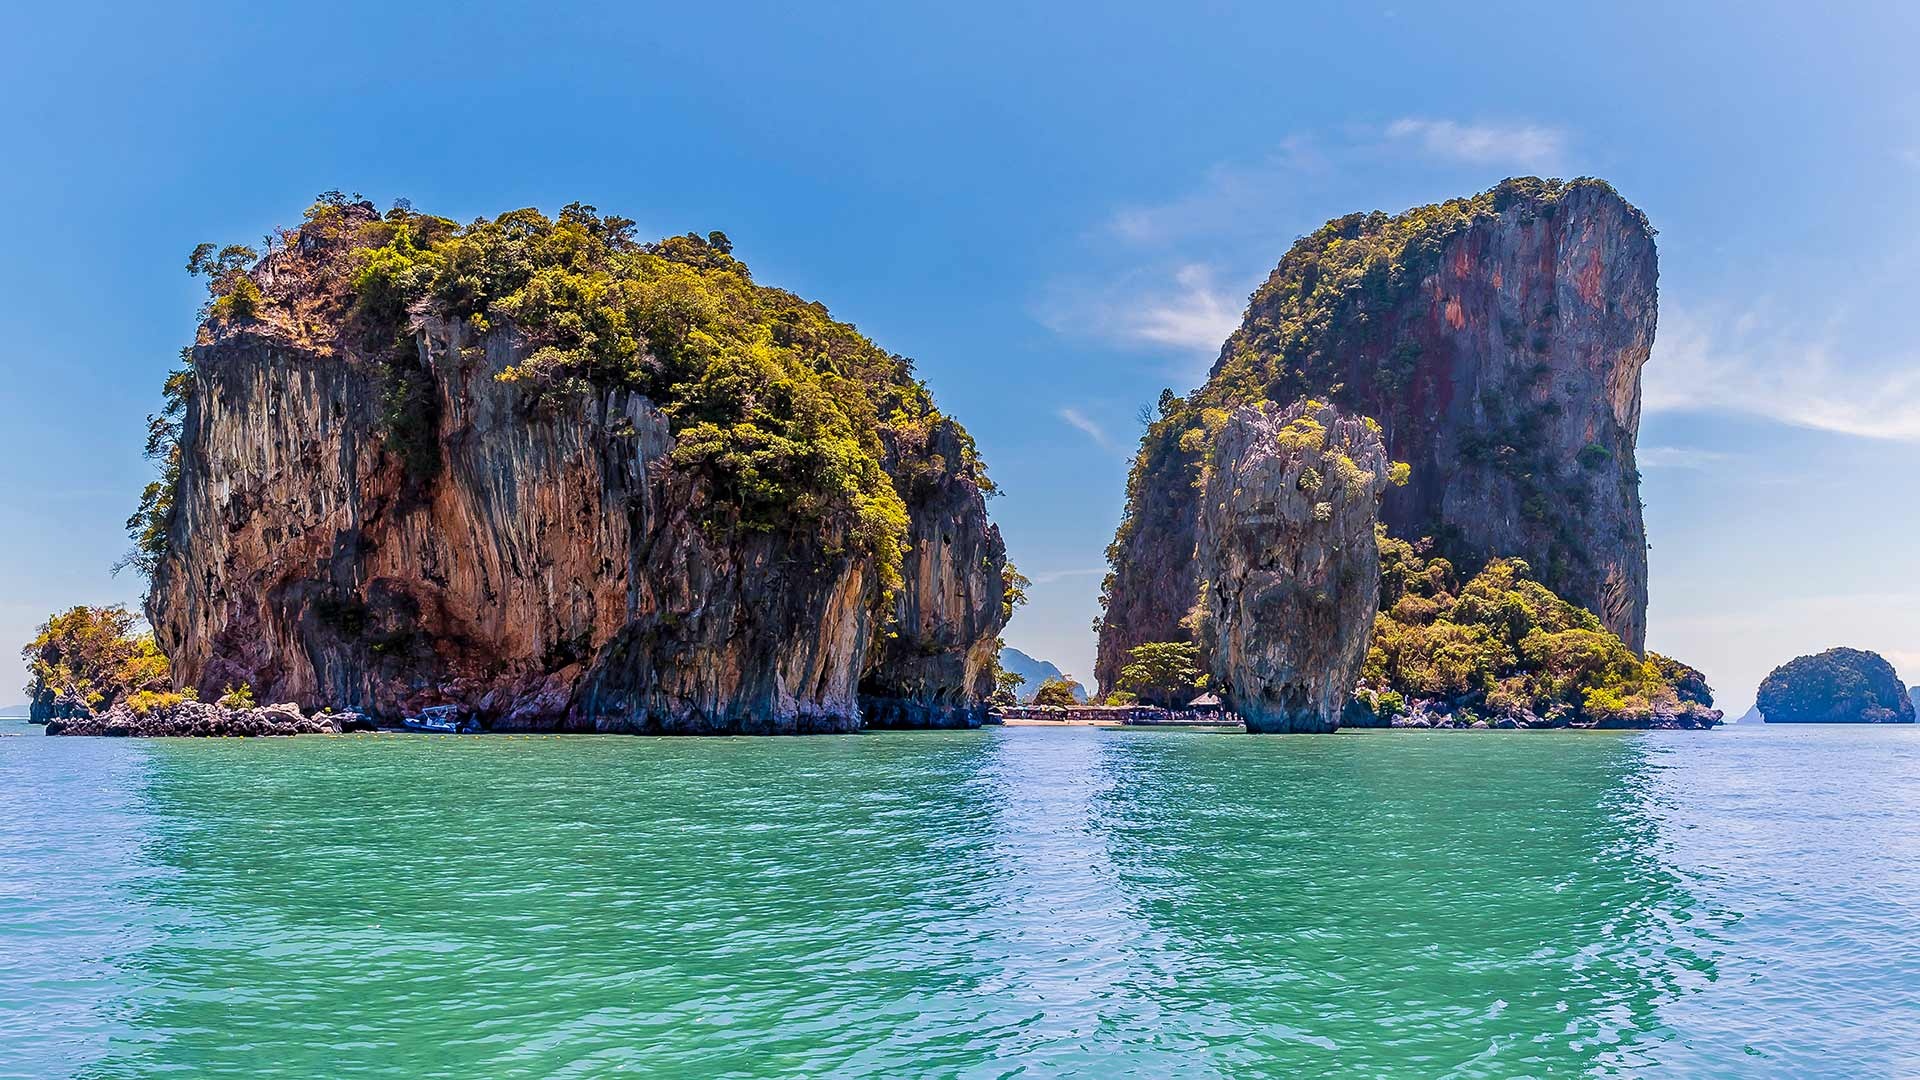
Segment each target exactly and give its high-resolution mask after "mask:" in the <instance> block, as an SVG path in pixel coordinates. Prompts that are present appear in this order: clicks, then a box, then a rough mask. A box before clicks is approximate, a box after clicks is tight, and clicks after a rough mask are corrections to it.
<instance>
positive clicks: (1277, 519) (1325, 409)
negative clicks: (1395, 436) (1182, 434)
mask: <svg viewBox="0 0 1920 1080" xmlns="http://www.w3.org/2000/svg"><path fill="white" fill-rule="evenodd" d="M1391 470H1392V464H1391V463H1390V462H1389V461H1388V460H1387V454H1386V451H1385V450H1384V449H1383V448H1382V447H1381V445H1380V437H1379V435H1378V434H1377V433H1376V432H1375V431H1374V430H1373V429H1372V428H1371V427H1370V426H1369V424H1368V422H1367V421H1366V420H1364V419H1363V418H1360V417H1355V416H1346V415H1342V414H1341V413H1340V412H1339V410H1337V409H1335V408H1333V407H1332V406H1329V405H1325V404H1323V403H1321V402H1317V401H1309V400H1303V401H1298V402H1295V403H1294V404H1292V405H1290V406H1287V407H1285V408H1275V407H1273V406H1266V407H1262V408H1255V407H1252V406H1242V407H1240V408H1239V409H1236V410H1235V411H1234V413H1233V415H1232V417H1231V418H1229V419H1228V420H1227V423H1226V425H1225V427H1224V428H1223V429H1222V430H1221V432H1220V434H1219V436H1218V438H1217V439H1216V441H1215V443H1214V446H1213V453H1212V461H1211V463H1210V465H1209V466H1208V468H1207V475H1206V487H1205V489H1204V490H1203V491H1202V493H1201V505H1200V515H1199V527H1198V534H1197V537H1196V554H1197V559H1196V567H1197V569H1198V574H1199V578H1200V592H1201V603H1202V606H1203V608H1204V617H1203V618H1201V619H1199V620H1197V621H1198V625H1199V629H1200V640H1201V652H1202V653H1203V654H1204V655H1205V656H1206V657H1207V660H1208V664H1209V667H1210V675H1211V679H1212V681H1211V683H1210V685H1211V687H1212V689H1213V691H1214V693H1216V694H1218V695H1219V696H1220V700H1221V701H1223V702H1224V703H1226V705H1227V706H1228V707H1229V708H1231V709H1232V710H1233V711H1234V712H1235V713H1237V714H1238V715H1239V716H1240V718H1241V719H1242V720H1243V721H1245V723H1246V725H1247V730H1248V731H1253V732H1292V731H1333V730H1335V729H1336V728H1338V727H1339V726H1340V719H1341V714H1342V711H1343V710H1344V709H1345V708H1346V705H1347V702H1348V700H1349V699H1350V698H1351V697H1352V696H1353V687H1354V682H1355V680H1356V679H1357V678H1358V677H1359V674H1360V664H1361V661H1362V660H1364V659H1365V658H1366V655H1367V643H1368V638H1369V636H1370V634H1371V633H1372V630H1373V616H1374V612H1375V609H1376V607H1377V605H1378V603H1379V598H1380V549H1379V544H1378V542H1377V541H1376V539H1375V536H1374V526H1375V524H1376V523H1377V522H1378V521H1379V511H1380V495H1381V493H1382V492H1383V491H1385V490H1386V489H1387V485H1388V478H1389V475H1390V473H1391Z"/></svg>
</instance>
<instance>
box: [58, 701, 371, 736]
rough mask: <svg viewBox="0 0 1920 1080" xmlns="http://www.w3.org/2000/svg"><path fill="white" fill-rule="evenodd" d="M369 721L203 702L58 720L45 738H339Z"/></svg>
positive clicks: (289, 706)
mask: <svg viewBox="0 0 1920 1080" xmlns="http://www.w3.org/2000/svg"><path fill="white" fill-rule="evenodd" d="M374 727H375V724H374V723H373V721H372V720H370V719H368V718H367V717H366V716H363V715H361V714H360V713H354V712H341V713H336V712H324V713H317V714H315V715H313V716H308V715H307V714H305V713H303V712H301V711H300V707H299V706H298V705H295V704H293V703H292V702H283V703H281V704H279V705H262V706H259V707H257V708H251V709H229V708H226V707H224V706H220V705H214V704H210V703H208V702H204V701H182V702H178V703H176V704H171V705H156V706H154V707H152V708H150V709H147V710H146V711H145V712H140V711H137V710H135V709H133V708H130V707H129V706H127V705H124V704H122V705H115V706H114V707H113V708H111V709H108V710H107V711H105V712H103V713H99V714H86V715H79V716H69V717H56V718H54V719H50V720H48V721H47V727H46V731H47V734H48V735H105V736H113V737H130V738H166V737H198V738H256V737H265V736H283V735H338V734H341V733H343V732H348V731H371V730H373V729H374Z"/></svg>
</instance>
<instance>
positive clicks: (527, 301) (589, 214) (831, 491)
mask: <svg viewBox="0 0 1920 1080" xmlns="http://www.w3.org/2000/svg"><path fill="white" fill-rule="evenodd" d="M633 228H634V223H633V222H632V221H630V220H627V219H624V218H618V217H612V216H603V215H600V214H599V213H597V212H596V211H595V209H594V208H593V207H591V206H585V205H582V204H579V203H574V204H571V205H569V206H567V207H566V208H564V209H563V210H562V211H561V212H560V214H559V216H558V217H557V218H548V217H547V216H546V215H544V214H542V213H540V212H539V211H537V210H532V209H526V210H515V211H512V212H510V213H506V214H502V215H500V216H499V217H497V218H494V219H492V220H485V219H482V220H476V221H474V222H472V223H471V224H468V225H459V224H456V223H455V222H453V221H451V220H449V219H447V218H442V217H435V216H433V215H429V214H422V213H417V212H415V211H414V210H413V209H412V208H411V207H410V206H408V205H407V204H405V203H401V204H399V205H396V207H395V208H394V209H393V210H391V211H389V212H388V213H387V214H385V215H384V216H380V215H377V214H375V213H374V212H373V210H372V208H371V207H370V206H368V205H367V204H365V203H356V202H352V201H350V200H348V199H347V198H345V197H343V196H341V195H339V193H337V192H330V193H328V194H326V195H323V196H322V197H321V199H320V201H319V202H317V203H315V204H314V206H313V207H312V208H310V209H309V210H308V211H307V215H306V220H305V222H304V223H303V224H302V225H301V226H300V228H299V229H296V230H291V231H288V232H285V233H283V234H282V235H281V240H282V243H281V246H280V248H279V249H278V251H277V253H276V252H275V251H274V250H272V249H271V245H270V251H269V254H268V261H269V263H271V262H272V261H273V260H275V259H279V258H296V259H298V258H308V257H312V258H318V259H322V260H329V262H328V265H327V266H326V267H325V269H326V271H327V272H326V274H325V275H323V277H324V278H325V279H326V280H341V281H344V282H346V284H347V288H348V290H349V295H348V297H347V300H348V301H349V303H350V308H349V313H348V315H347V317H346V328H345V332H346V344H348V345H349V347H351V348H355V349H357V350H359V351H360V352H362V353H364V354H366V355H369V356H372V357H374V358H376V359H378V360H380V361H382V362H383V363H384V364H385V365H386V367H387V379H386V383H385V401H384V403H383V404H384V414H385V421H386V438H387V441H388V444H389V448H390V449H392V450H393V451H394V452H395V453H396V454H397V455H398V456H399V457H400V458H401V460H402V461H403V463H404V464H405V466H406V469H407V475H408V479H409V481H410V483H411V484H413V485H415V486H424V485H425V484H428V483H431V481H432V478H433V476H434V474H435V473H437V471H438V469H439V464H440V463H439V458H438V446H437V439H436V435H435V432H434V423H435V419H436V418H435V416H434V408H435V406H434V404H433V400H432V395H431V394H430V392H429V391H430V384H429V383H428V381H427V379H426V377H425V373H424V371H423V370H422V369H421V367H420V364H419V360H418V356H417V354H418V349H417V346H416V345H415V342H414V331H413V325H414V322H415V320H416V319H417V318H418V317H419V316H421V315H423V314H425V315H431V316H437V317H439V318H443V319H446V320H449V321H452V322H457V323H465V324H466V326H467V327H468V328H469V329H470V331H471V332H472V333H473V334H475V335H478V334H484V333H486V332H488V331H489V330H491V329H493V328H495V327H504V326H510V327H511V328H512V330H513V331H514V332H515V333H516V334H517V335H518V336H519V338H520V340H521V341H522V342H523V344H524V359H523V360H522V361H521V362H520V363H518V364H517V365H515V366H514V367H512V368H510V369H509V370H507V371H506V372H505V373H503V374H502V375H501V376H500V378H501V379H502V380H503V381H507V382H512V383H515V384H518V385H521V386H524V387H525V388H526V390H527V392H528V394H529V395H530V400H531V401H532V402H534V403H535V404H537V405H538V406H539V407H542V408H548V409H567V408H573V407H580V406H581V404H582V403H583V402H584V401H585V400H586V399H587V397H588V396H589V395H591V394H597V393H599V392H604V391H605V390H608V389H614V388H618V389H625V390H630V391H633V392H635V393H639V394H644V395H646V396H647V397H648V398H649V399H651V400H652V401H653V402H654V403H655V404H656V405H657V406H659V407H660V408H661V409H662V410H663V411H664V412H665V413H666V415H667V417H668V419H669V423H670V426H671V429H672V431H673V434H674V436H675V446H674V449H673V461H674V463H675V465H677V466H680V467H682V468H685V469H687V470H690V471H691V472H693V473H695V474H696V475H697V476H699V477H700V478H701V480H702V481H703V482H704V483H706V484H707V485H708V486H709V488H710V491H711V494H712V496H713V498H711V499H710V500H708V504H709V515H710V517H709V524H710V525H712V526H715V527H718V528H722V529H726V530H732V529H741V530H747V531H773V530H776V529H792V528H808V527H824V528H825V534H826V537H827V538H828V539H829V541H831V542H834V543H837V544H844V545H846V546H849V547H853V548H855V549H857V550H862V551H866V552H870V553H871V554H872V555H874V556H875V557H876V561H877V563H878V564H879V567H880V572H881V577H882V580H883V582H884V583H885V584H886V585H887V586H888V587H891V586H893V585H894V584H896V583H897V581H898V575H899V567H900V565H901V559H902V553H903V549H904V544H905V535H906V529H907V511H906V507H905V503H904V500H903V495H904V494H908V493H910V492H911V489H912V485H913V484H914V483H915V482H916V481H917V480H918V479H919V478H922V477H930V476H933V475H937V474H938V473H939V472H941V471H943V470H952V471H954V472H956V473H958V474H960V475H962V476H965V477H967V478H968V479H970V480H971V481H972V482H974V483H975V484H977V485H978V486H979V487H980V488H981V489H982V490H983V491H985V492H988V493H991V492H992V491H993V487H992V484H991V482H990V481H989V480H988V479H987V476H986V474H985V470H984V468H983V466H982V464H981V462H980V461H979V459H978V457H977V455H976V454H975V452H974V448H973V443H972V441H971V439H970V438H968V437H966V436H965V435H964V433H963V434H962V436H961V440H962V448H963V449H962V453H963V460H962V461H958V462H945V461H942V460H941V459H940V458H939V456H938V455H937V454H933V453H931V452H930V451H929V450H928V441H929V437H930V435H931V433H932V431H933V429H934V426H935V425H936V423H938V422H939V421H940V420H941V419H942V417H941V414H940V412H939V411H938V409H937V408H936V407H935V406H934V403H933V400H932V397H931V395H930V394H929V393H928V391H927V388H926V386H925V384H924V383H922V382H921V381H920V380H919V379H917V378H915V377H914V374H913V365H912V362H911V361H909V360H908V359H906V358H905V357H902V356H898V355H895V354H892V353H889V352H887V351H885V350H883V349H881V348H879V347H878V346H876V345H874V344H873V342H871V341H869V340H868V339H867V338H866V337H865V336H863V335H861V334H860V333H859V332H858V331H857V330H855V329H854V328H853V327H852V326H851V325H849V324H847V323H843V322H839V321H836V320H835V319H833V318H832V317H830V316H829V314H828V312H827V309H826V308H825V307H824V306H822V305H821V304H818V303H811V302H808V301H805V300H802V299H800V298H799V297H797V296H795V295H793V294H792V293H790V292H786V291H785V290H782V289H776V288H771V287H768V286H765V285H760V284H757V283H756V282H754V280H753V277H752V274H751V273H750V272H749V270H748V268H747V266H746V264H745V263H743V262H741V261H740V260H738V259H736V258H735V257H734V256H733V251H732V245H731V244H730V243H729V241H728V240H727V238H726V236H725V235H724V234H721V233H718V232H714V233H708V234H707V235H706V236H705V237H700V236H696V235H693V234H688V235H686V236H674V237H668V238H666V239H663V240H659V241H656V242H653V243H641V242H638V241H636V240H635V239H634V238H633ZM315 252H317V253H318V254H317V255H315V254H311V253H315ZM252 254H253V253H252V252H251V250H250V249H241V248H237V247H230V248H228V249H225V250H224V251H221V252H217V253H216V252H214V251H213V249H212V248H211V246H210V245H203V247H202V248H201V249H200V250H198V251H196V252H195V257H194V260H193V262H192V263H190V269H195V270H196V272H202V273H205V274H207V276H208V278H209V289H210V291H211V292H212V293H213V294H214V299H213V300H212V302H211V303H210V305H209V307H208V310H207V312H206V314H207V317H208V319H209V328H210V330H214V331H218V330H220V329H223V328H225V327H227V326H229V325H232V324H236V323H238V324H244V323H246V322H247V321H249V320H252V319H255V318H265V317H269V316H270V312H269V310H268V309H270V308H271V305H272V304H274V303H275V302H276V299H277V298H275V297H272V296H268V297H266V298H264V299H263V298H262V297H260V295H259V289H258V284H257V283H256V282H255V280H254V276H256V275H250V274H249V273H248V272H247V271H246V270H245V269H244V268H243V267H244V263H245V262H246V261H248V259H249V258H250V257H251V256H252ZM203 340H204V339H203ZM173 386H174V383H173V382H172V381H170V382H169V397H168V410H167V411H166V412H165V413H164V414H163V415H162V416H161V417H160V418H158V419H156V421H155V423H156V425H157V427H158V428H164V429H165V431H164V435H165V436H166V437H162V438H160V439H159V441H158V442H157V444H156V446H155V447H154V449H155V451H156V452H157V453H158V454H159V455H160V456H161V457H162V458H163V459H164V458H165V456H166V455H167V454H169V453H172V452H174V451H173V449H172V446H173V440H176V439H177V435H178V417H179V412H180V402H182V401H183V400H184V394H185V393H186V392H187V388H188V387H189V386H190V381H188V380H185V379H183V380H182V382H181V387H182V390H181V394H180V395H175V394H174V393H173V392H172V387H173ZM167 425H172V426H171V427H168V426H167ZM889 451H891V453H892V454H893V457H894V460H895V462H896V468H895V470H894V471H895V474H896V477H897V479H896V477H889V475H888V473H887V472H886V471H885V470H884V469H883V468H882V464H881V463H882V460H883V458H884V457H885V456H886V455H887V454H888V453H889ZM176 476H177V464H172V465H168V466H167V467H166V471H163V475H162V477H161V478H160V481H159V483H158V484H157V486H156V487H155V488H152V489H150V490H149V495H148V497H147V498H146V499H145V500H143V504H142V508H141V511H140V512H139V513H137V514H136V515H135V518H134V519H133V520H132V521H130V522H129V530H130V532H132V533H133V534H134V538H135V545H136V550H135V554H134V555H133V556H132V557H131V559H130V561H131V562H133V563H134V564H135V565H138V566H140V567H141V568H142V569H146V570H149V571H150V570H151V568H152V566H153V565H154V564H155V563H156V562H157V561H158V559H159V558H160V557H161V556H162V555H163V554H164V553H165V550H166V515H167V504H168V501H169V500H170V498H171V486H172V482H173V480H174V478H175V477H176Z"/></svg>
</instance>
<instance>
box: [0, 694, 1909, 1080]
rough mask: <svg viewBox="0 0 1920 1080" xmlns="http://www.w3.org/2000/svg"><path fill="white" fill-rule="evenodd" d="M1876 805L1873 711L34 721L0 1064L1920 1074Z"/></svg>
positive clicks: (0, 912)
mask: <svg viewBox="0 0 1920 1080" xmlns="http://www.w3.org/2000/svg"><path fill="white" fill-rule="evenodd" d="M0 730H6V731H13V732H25V731H28V730H29V729H26V728H25V727H24V726H22V725H17V724H13V723H11V722H6V723H5V724H4V727H0ZM1917 808H1920V730H1915V729H1910V728H1909V729H1888V728H1845V729H1789V728H1777V727H1776V728H1747V729H1739V728H1736V729H1732V730H1726V731H1721V732H1714V733H1711V734H1695V733H1641V734H1629V733H1588V734H1576V733H1544V734H1543V733H1525V732H1521V733H1505V732H1501V733H1484V734H1482V733H1473V734H1467V733H1433V734H1416V733H1398V732H1382V733H1348V734H1341V735H1338V736H1330V737H1295V738H1279V737H1274V738H1257V737H1249V736H1237V735H1202V734H1195V733H1183V732H1133V731H1098V730H1089V729H1074V730H1035V729H1029V728H1013V729H1005V730H993V729H989V730H986V731H979V732H942V733H927V734H866V735H855V736H844V737H816V738H808V739H761V740H753V739H717V740H660V739H640V738H615V737H550V738H509V737H486V738H437V737H433V736H395V735H361V736H347V737H340V738H303V739H293V740H263V741H176V740H156V741H146V742H141V741H120V740H96V739H48V738H44V737H42V736H40V735H38V734H37V730H36V731H35V733H30V734H22V735H20V736H19V737H13V738H0V1075H4V1076H33V1077H46V1076H81V1077H136V1076H138V1077H146V1076H156V1075H166V1074H169V1073H171V1074H174V1075H181V1076H193V1077H200V1076H212V1077H249V1078H283V1077H284V1078H292V1077H300V1078H307V1077H335V1076H338V1077H346V1076H378V1077H416V1076H435V1077H572V1076H603V1075H621V1074H630V1075H648V1076H673V1077H721V1076H740V1077H749V1076H752V1077H758V1076H856V1077H918V1076H929V1077H935V1076H964V1077H990V1076H1023V1077H1054V1076H1083V1077H1117V1076H1145V1077H1163V1076H1200V1077H1205V1076H1222V1077H1226V1076H1232V1077H1243V1076H1275V1077H1281V1076H1286V1077H1291V1076H1301V1075H1325V1074H1341V1075H1371V1076H1462V1077H1465V1076H1489V1077H1510V1076H1564V1075H1582V1074H1594V1075H1646V1074H1649V1073H1655V1074H1659V1075H1671V1076H1807V1075H1847V1076H1898V1075H1915V1074H1920V840H1916V839H1915V836H1916V821H1915V810H1916V809H1917Z"/></svg>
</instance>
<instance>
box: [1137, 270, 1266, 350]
mask: <svg viewBox="0 0 1920 1080" xmlns="http://www.w3.org/2000/svg"><path fill="white" fill-rule="evenodd" d="M1213 278H1214V272H1213V269H1212V268H1211V267H1208V266H1204V265H1202V264H1200V263H1187V264H1186V265H1184V266H1181V267H1179V268H1178V269H1176V270H1175V271H1174V272H1173V287H1172V288H1171V289H1170V290H1168V291H1166V292H1163V293H1159V294H1153V295H1148V296H1142V297H1137V298H1135V301H1134V303H1135V307H1134V309H1133V311H1132V313H1131V316H1130V317H1128V318H1125V319H1123V320H1122V322H1121V324H1120V328H1121V331H1122V332H1123V333H1125V334H1127V335H1128V336H1131V337H1134V338H1137V339H1138V340H1141V341H1146V342H1151V343H1152V344H1155V345H1164V346H1167V347H1169V348H1174V349H1183V350H1189V351H1193V352H1200V353H1208V354H1212V353H1217V352H1219V351H1220V343H1221V342H1223V341H1225V340H1226V339H1227V335H1228V334H1231V333H1233V330H1234V328H1235V327H1237V326H1239V325H1240V304H1239V303H1237V302H1235V301H1232V300H1229V299H1228V294H1226V293H1224V292H1223V291H1222V290H1221V289H1220V288H1219V286H1217V285H1216V284H1215V283H1214V280H1213Z"/></svg>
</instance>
